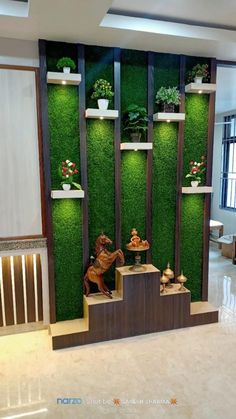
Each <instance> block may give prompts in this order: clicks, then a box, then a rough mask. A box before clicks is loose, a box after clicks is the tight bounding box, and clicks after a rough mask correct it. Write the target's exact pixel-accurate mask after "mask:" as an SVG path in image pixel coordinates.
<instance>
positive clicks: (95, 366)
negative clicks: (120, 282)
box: [0, 248, 236, 419]
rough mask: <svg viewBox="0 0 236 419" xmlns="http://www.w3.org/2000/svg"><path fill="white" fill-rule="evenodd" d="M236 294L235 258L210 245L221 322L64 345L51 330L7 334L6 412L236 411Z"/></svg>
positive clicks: (2, 392) (2, 361)
mask: <svg viewBox="0 0 236 419" xmlns="http://www.w3.org/2000/svg"><path fill="white" fill-rule="evenodd" d="M235 299H236V266H235V265H232V264H231V261H230V260H229V259H225V258H222V257H221V256H220V253H219V251H218V250H217V249H215V248H212V249H211V253H210V281H209V301H210V302H211V303H212V304H215V305H216V306H217V307H218V308H219V310H220V322H219V323H218V324H211V325H205V326H198V327H193V328H187V329H179V330H174V331H169V332H163V333H155V334H150V335H145V336H138V337H132V338H129V339H123V340H117V341H111V342H103V343H99V344H93V345H88V346H83V347H76V348H71V349H66V350H60V351H52V350H51V346H50V338H49V336H48V334H47V331H46V330H41V331H35V332H29V333H24V334H18V335H10V336H2V337H1V338H0V418H5V419H6V418H8V419H9V418H12V419H13V418H18V417H23V418H24V417H30V418H31V417H32V418H39V419H44V418H55V419H60V418H62V419H64V418H65V419H70V418H72V419H76V418H82V419H90V418H91V419H92V418H93V419H94V418H98V419H99V418H107V419H113V418H114V419H116V418H117V419H119V418H132V419H133V418H134V419H139V418H145V419H152V418H155V419H156V418H165V419H166V418H170V419H172V418H176V419H235V417H236V397H235V388H236V349H235V348H236V301H235ZM69 399H73V404H68V400H69ZM70 403H71V400H70Z"/></svg>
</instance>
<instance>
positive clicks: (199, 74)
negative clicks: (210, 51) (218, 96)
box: [189, 64, 209, 83]
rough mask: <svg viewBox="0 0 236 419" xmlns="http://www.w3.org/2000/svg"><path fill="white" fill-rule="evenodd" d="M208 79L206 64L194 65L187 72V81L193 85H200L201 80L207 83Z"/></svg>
mask: <svg viewBox="0 0 236 419" xmlns="http://www.w3.org/2000/svg"><path fill="white" fill-rule="evenodd" d="M208 77H209V71H208V64H196V65H195V66H194V67H193V68H192V70H191V71H190V72H189V79H190V81H192V80H194V83H202V81H203V79H204V80H205V81H207V80H208Z"/></svg>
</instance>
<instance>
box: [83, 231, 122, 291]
mask: <svg viewBox="0 0 236 419" xmlns="http://www.w3.org/2000/svg"><path fill="white" fill-rule="evenodd" d="M110 244H112V241H111V240H110V239H109V237H107V236H105V234H101V235H100V236H98V238H97V240H96V243H95V253H96V259H95V261H94V262H93V263H92V265H90V266H89V268H88V269H87V272H86V274H85V276H84V290H85V295H86V297H87V296H88V295H89V292H90V285H89V281H91V282H94V283H95V284H97V286H98V289H99V291H100V292H102V293H103V294H104V295H106V296H107V297H109V298H112V296H111V291H110V290H109V288H108V287H107V286H106V284H105V283H104V280H103V274H104V272H106V271H107V270H108V269H109V268H110V266H111V265H112V263H113V262H114V261H115V260H116V258H119V259H120V262H121V265H124V262H125V259H124V254H123V252H122V250H120V249H118V250H115V251H114V252H112V253H111V252H109V251H108V250H107V249H106V246H108V245H110Z"/></svg>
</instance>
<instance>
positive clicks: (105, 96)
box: [91, 79, 114, 110]
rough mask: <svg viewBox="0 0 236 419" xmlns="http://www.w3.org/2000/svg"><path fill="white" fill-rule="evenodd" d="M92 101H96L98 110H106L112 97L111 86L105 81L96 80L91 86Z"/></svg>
mask: <svg viewBox="0 0 236 419" xmlns="http://www.w3.org/2000/svg"><path fill="white" fill-rule="evenodd" d="M93 89H94V91H93V94H92V96H91V98H92V99H97V102H98V108H99V109H103V110H104V109H107V108H108V105H109V100H110V99H111V98H112V97H113V96H114V92H113V91H112V86H111V84H110V83H109V82H108V81H107V80H105V79H98V80H96V81H95V83H94V85H93Z"/></svg>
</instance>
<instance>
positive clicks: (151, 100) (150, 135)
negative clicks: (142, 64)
mask: <svg viewBox="0 0 236 419" xmlns="http://www.w3.org/2000/svg"><path fill="white" fill-rule="evenodd" d="M154 58H155V53H154V52H148V55H147V59H148V86H147V88H148V138H147V140H148V143H153V113H154ZM152 163H153V151H152V150H148V151H147V192H146V238H147V240H148V242H149V243H150V245H151V244H152ZM151 260H152V253H151V249H149V250H148V251H147V254H146V262H147V263H151Z"/></svg>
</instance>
